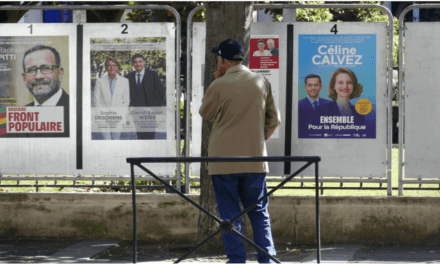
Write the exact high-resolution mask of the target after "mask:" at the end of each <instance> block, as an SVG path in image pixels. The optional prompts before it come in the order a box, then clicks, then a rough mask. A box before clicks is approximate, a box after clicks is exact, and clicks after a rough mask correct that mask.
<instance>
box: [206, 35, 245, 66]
mask: <svg viewBox="0 0 440 264" xmlns="http://www.w3.org/2000/svg"><path fill="white" fill-rule="evenodd" d="M212 52H213V53H215V54H217V55H219V56H221V57H222V58H224V59H227V60H230V61H242V60H243V57H244V48H243V45H241V44H240V42H238V41H236V40H233V39H227V40H225V41H223V42H222V43H220V45H219V46H218V47H215V48H213V49H212Z"/></svg>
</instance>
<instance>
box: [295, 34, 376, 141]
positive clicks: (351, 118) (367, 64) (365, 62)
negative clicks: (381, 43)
mask: <svg viewBox="0 0 440 264" xmlns="http://www.w3.org/2000/svg"><path fill="white" fill-rule="evenodd" d="M298 37H299V39H298V49H299V50H300V51H301V52H299V54H298V55H299V58H298V60H299V61H298V77H299V78H298V99H299V101H298V119H297V120H298V122H297V124H298V137H299V138H358V139H366V138H376V60H377V58H376V46H377V45H376V35H375V34H337V35H334V34H333V35H330V34H300V35H298Z"/></svg>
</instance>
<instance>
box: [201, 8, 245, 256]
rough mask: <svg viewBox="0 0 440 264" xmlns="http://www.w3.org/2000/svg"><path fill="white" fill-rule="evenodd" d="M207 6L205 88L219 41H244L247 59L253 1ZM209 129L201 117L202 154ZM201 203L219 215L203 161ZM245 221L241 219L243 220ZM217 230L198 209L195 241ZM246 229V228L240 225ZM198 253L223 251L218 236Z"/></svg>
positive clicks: (212, 70) (210, 74)
mask: <svg viewBox="0 0 440 264" xmlns="http://www.w3.org/2000/svg"><path fill="white" fill-rule="evenodd" d="M206 5H207V8H206V55H205V78H204V79H205V83H204V89H205V91H206V89H207V88H208V87H209V84H210V83H211V82H212V81H213V80H214V74H213V73H214V72H215V71H217V67H218V66H217V60H216V58H215V56H214V54H213V53H212V52H211V51H212V49H213V48H214V47H217V46H218V45H219V44H220V43H221V42H222V41H224V40H226V39H228V38H231V39H235V40H237V41H239V42H241V43H242V44H243V47H244V48H245V59H244V61H243V64H245V65H247V64H248V62H249V40H250V24H251V21H252V9H253V4H252V2H207V4H206ZM211 130H212V123H211V122H208V121H205V120H203V126H202V156H208V141H209V135H210V133H211ZM200 189H201V194H200V203H201V206H203V207H204V208H205V209H207V210H208V211H210V212H212V213H213V214H215V215H217V216H218V215H219V214H218V210H217V204H216V200H215V195H214V189H213V187H212V182H211V176H210V175H208V168H207V164H206V163H202V166H201V171H200ZM243 224H244V221H243ZM217 229H218V224H217V222H215V221H213V220H212V219H211V218H210V217H209V216H207V215H206V214H204V213H202V212H200V216H199V223H198V229H197V243H200V242H202V241H203V240H204V239H206V238H207V237H208V236H209V235H211V234H212V233H214V232H215V231H216V230H217ZM243 230H244V231H245V230H246V229H245V227H244V228H243ZM199 253H205V254H217V253H224V246H223V242H222V237H221V235H220V234H219V235H217V236H215V237H214V238H212V239H211V240H210V241H209V242H207V243H206V244H205V246H204V247H202V248H201V249H200V250H199Z"/></svg>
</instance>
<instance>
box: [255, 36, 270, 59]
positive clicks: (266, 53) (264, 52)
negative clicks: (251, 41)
mask: <svg viewBox="0 0 440 264" xmlns="http://www.w3.org/2000/svg"><path fill="white" fill-rule="evenodd" d="M257 45H258V50H257V51H255V52H254V54H253V56H272V54H271V53H270V51H268V50H265V49H264V47H265V46H266V42H264V40H262V39H260V40H258V42H257Z"/></svg>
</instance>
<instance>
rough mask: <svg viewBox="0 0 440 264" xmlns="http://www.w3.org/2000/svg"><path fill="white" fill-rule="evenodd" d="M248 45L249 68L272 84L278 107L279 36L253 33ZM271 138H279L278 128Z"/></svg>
mask: <svg viewBox="0 0 440 264" xmlns="http://www.w3.org/2000/svg"><path fill="white" fill-rule="evenodd" d="M249 45H250V47H249V54H250V56H249V69H250V70H251V71H253V72H255V73H258V74H261V75H263V76H264V77H266V78H267V80H268V81H269V82H270V84H271V86H272V93H273V97H274V100H275V104H276V105H277V106H278V107H279V105H280V103H279V69H280V59H279V58H280V57H279V55H280V54H279V47H280V46H279V45H280V39H279V36H278V35H254V36H251V40H250V44H249ZM271 138H279V132H278V129H277V130H275V132H274V134H273V135H272V137H271Z"/></svg>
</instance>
